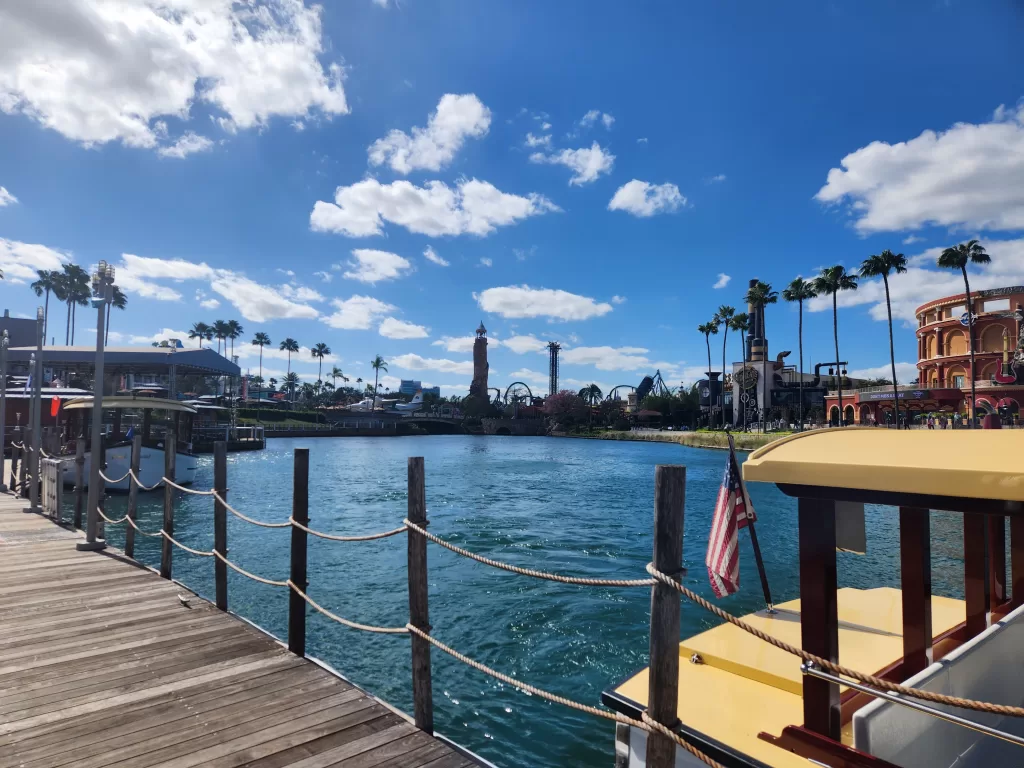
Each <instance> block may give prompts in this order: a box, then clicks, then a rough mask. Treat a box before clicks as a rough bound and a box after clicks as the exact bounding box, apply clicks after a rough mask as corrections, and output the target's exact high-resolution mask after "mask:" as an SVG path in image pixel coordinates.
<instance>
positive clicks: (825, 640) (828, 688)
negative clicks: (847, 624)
mask: <svg viewBox="0 0 1024 768" xmlns="http://www.w3.org/2000/svg"><path fill="white" fill-rule="evenodd" d="M797 519H798V521H799V527H800V546H799V549H800V640H801V643H802V645H803V649H804V650H805V651H808V652H809V653H813V654H815V655H816V656H820V657H822V658H823V659H828V660H829V661H832V662H838V661H839V613H838V610H837V607H836V588H837V584H836V504H835V502H834V501H832V500H830V499H806V498H801V499H799V501H798V502H797ZM803 683H804V686H803V687H804V697H803V704H804V727H805V728H807V729H808V730H810V731H814V732H815V733H818V734H821V735H822V736H826V737H828V738H830V739H832V740H834V741H839V737H840V728H841V718H840V714H841V713H840V708H839V686H838V685H837V684H835V683H830V682H827V681H825V680H819V679H818V678H816V677H811V676H810V675H804V680H803Z"/></svg>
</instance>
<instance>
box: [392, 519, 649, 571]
mask: <svg viewBox="0 0 1024 768" xmlns="http://www.w3.org/2000/svg"><path fill="white" fill-rule="evenodd" d="M402 522H403V523H405V526H406V528H408V529H409V530H410V531H412V532H413V533H418V534H419V535H421V536H424V537H426V538H427V539H429V540H430V541H432V542H434V543H435V544H439V545H440V546H442V547H444V548H445V549H449V550H451V551H452V552H454V553H455V554H457V555H462V556H463V557H468V558H469V559H471V560H476V561H477V562H478V563H483V564H484V565H489V566H491V567H492V568H500V569H501V570H503V571H510V572H512V573H518V574H519V575H520V576H533V577H534V578H535V579H545V580H546V581H557V582H560V583H562V584H580V585H583V586H588V587H649V586H651V585H652V584H653V583H654V579H586V578H582V577H580V576H562V575H560V574H557V573H548V572H546V571H535V570H533V569H531V568H520V567H519V566H517V565H509V564H508V563H503V562H500V561H498V560H491V559H490V558H488V557H483V556H482V555H478V554H475V553H473V552H470V551H469V550H466V549H462V548H461V547H457V546H455V545H454V544H451V543H449V542H447V541H445V540H444V539H442V538H439V537H437V536H435V535H434V534H432V533H429V532H428V531H427V530H425V529H424V528H420V527H419V526H418V525H416V524H415V523H413V522H410V521H409V520H408V519H405V520H403V521H402Z"/></svg>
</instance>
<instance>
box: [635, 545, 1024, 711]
mask: <svg viewBox="0 0 1024 768" xmlns="http://www.w3.org/2000/svg"><path fill="white" fill-rule="evenodd" d="M647 572H648V573H649V574H651V576H653V577H654V579H655V580H656V581H659V582H661V583H662V584H664V585H666V586H668V587H672V588H673V589H674V590H676V591H677V592H679V593H680V594H681V595H683V596H684V597H687V598H689V599H690V601H691V602H693V603H695V604H696V605H698V606H700V607H701V608H703V609H704V610H705V611H708V612H710V613H713V614H714V615H715V616H717V617H718V618H720V619H724V620H725V621H727V622H729V623H730V624H732V625H733V626H735V627H739V628H740V629H742V630H743V631H744V632H749V633H750V634H751V635H753V636H754V637H756V638H758V639H759V640H764V641H765V642H766V643H768V644H769V645H773V646H775V647H776V648H778V649H779V650H780V651H785V652H786V653H791V654H793V655H794V656H797V657H799V658H801V659H803V660H804V661H809V662H811V663H812V664H815V665H817V666H819V667H821V668H822V669H827V670H828V671H829V672H832V673H833V674H835V675H842V676H843V677H849V678H851V679H853V680H856V681H858V682H860V683H863V684H864V685H869V686H872V687H874V688H879V689H881V690H883V691H888V692H890V693H899V694H902V695H904V696H910V697H912V698H915V699H922V700H924V701H930V702H932V703H934V704H946V705H948V706H951V707H960V708H961V709H972V710H975V711H977V712H992V713H995V714H998V715H1008V716H1010V717H1024V707H1012V706H1010V705H1008V704H991V703H989V702H986V701H975V700H974V699H962V698H960V697H959V696H947V695H946V694H943V693H932V692H931V691H924V690H921V689H920V688H910V687H908V686H905V685H899V684H898V683H891V682H889V681H888V680H883V679H882V678H880V677H875V676H874V675H868V674H865V673H864V672H858V671H857V670H855V669H850V668H849V667H844V666H843V665H841V664H835V663H833V662H831V661H829V660H828V659H823V658H821V657H820V656H815V655H814V654H813V653H808V652H807V651H805V650H803V649H802V648H797V647H796V646H795V645H790V644H789V643H787V642H784V641H782V640H779V639H778V638H777V637H774V636H772V635H769V634H768V633H767V632H763V631H761V630H760V629H758V628H757V627H754V626H752V625H750V624H748V623H747V622H745V621H743V620H742V619H738V618H736V617H735V616H733V615H732V614H730V613H727V612H725V611H723V610H722V609H721V608H719V607H718V606H717V605H713V604H712V603H710V602H708V601H707V600H705V599H704V598H703V597H701V596H700V595H698V594H697V593H696V592H694V591H693V590H690V589H687V588H686V587H684V586H683V585H682V584H680V583H679V582H678V581H676V580H675V579H673V578H672V577H671V576H668V575H666V574H664V573H662V572H661V571H659V570H658V569H657V568H655V567H654V565H653V564H652V563H648V564H647Z"/></svg>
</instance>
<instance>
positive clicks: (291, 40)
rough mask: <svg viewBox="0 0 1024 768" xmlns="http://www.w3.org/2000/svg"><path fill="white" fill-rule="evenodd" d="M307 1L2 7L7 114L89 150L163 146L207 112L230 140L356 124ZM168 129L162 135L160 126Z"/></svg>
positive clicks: (83, 1) (98, 0)
mask: <svg viewBox="0 0 1024 768" xmlns="http://www.w3.org/2000/svg"><path fill="white" fill-rule="evenodd" d="M320 13H321V8H320V6H310V7H307V6H306V5H305V3H304V1H303V0H280V1H279V2H274V3H269V2H265V1H264V0H253V1H252V2H246V3H237V2H232V0H202V1H201V0H174V1H173V2H168V1H167V0H136V1H135V2H130V3H126V2H123V0H63V1H62V2H10V3H4V4H3V5H2V6H0V110H2V111H4V112H7V113H8V114H16V113H21V114H24V115H27V116H28V117H30V118H31V119H33V120H36V121H37V122H39V123H40V124H41V125H43V126H45V127H47V128H51V129H53V130H55V131H57V132H59V133H60V134H61V135H63V136H64V137H66V138H68V139H70V140H72V141H77V142H81V143H82V144H84V145H86V146H91V145H95V144H104V143H106V142H110V141H120V142H122V143H123V144H125V145H126V146H131V147H150V148H152V147H158V146H159V145H160V142H161V141H163V140H164V138H165V135H166V123H165V122H164V121H163V120H158V118H174V119H178V120H183V121H187V120H188V119H189V118H190V116H191V115H190V110H191V107H192V105H193V103H195V102H203V103H204V105H205V106H206V107H207V108H209V109H211V110H212V111H213V112H214V113H215V116H216V121H217V123H218V124H219V125H221V126H222V127H224V128H225V129H226V130H228V131H229V132H231V131H236V130H239V129H247V128H252V127H254V126H255V127H262V126H264V125H266V124H267V123H268V122H269V121H270V119H271V118H273V117H277V116H282V117H292V118H296V117H305V116H307V115H309V114H311V113H319V114H323V115H326V116H330V115H335V114H345V113H347V112H348V105H347V104H346V101H345V93H344V90H343V88H342V84H341V80H342V69H341V67H340V65H338V64H331V65H329V66H328V67H327V69H326V71H325V68H324V66H323V65H322V64H321V62H320V59H319V57H320V55H321V54H322V53H323V52H324V45H323V40H322V36H321V26H320ZM160 123H163V126H161V125H160Z"/></svg>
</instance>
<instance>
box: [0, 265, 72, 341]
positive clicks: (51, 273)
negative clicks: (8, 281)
mask: <svg viewBox="0 0 1024 768" xmlns="http://www.w3.org/2000/svg"><path fill="white" fill-rule="evenodd" d="M36 274H37V275H39V279H38V280H36V281H35V282H34V283H32V290H33V291H35V292H36V296H42V295H43V294H44V293H45V294H46V299H45V300H44V301H43V345H44V346H45V345H46V332H47V329H48V328H49V321H50V294H51V293H53V292H54V290H56V289H57V288H58V285H59V282H60V272H57V271H56V270H52V269H37V270H36ZM0 276H2V274H0Z"/></svg>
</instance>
